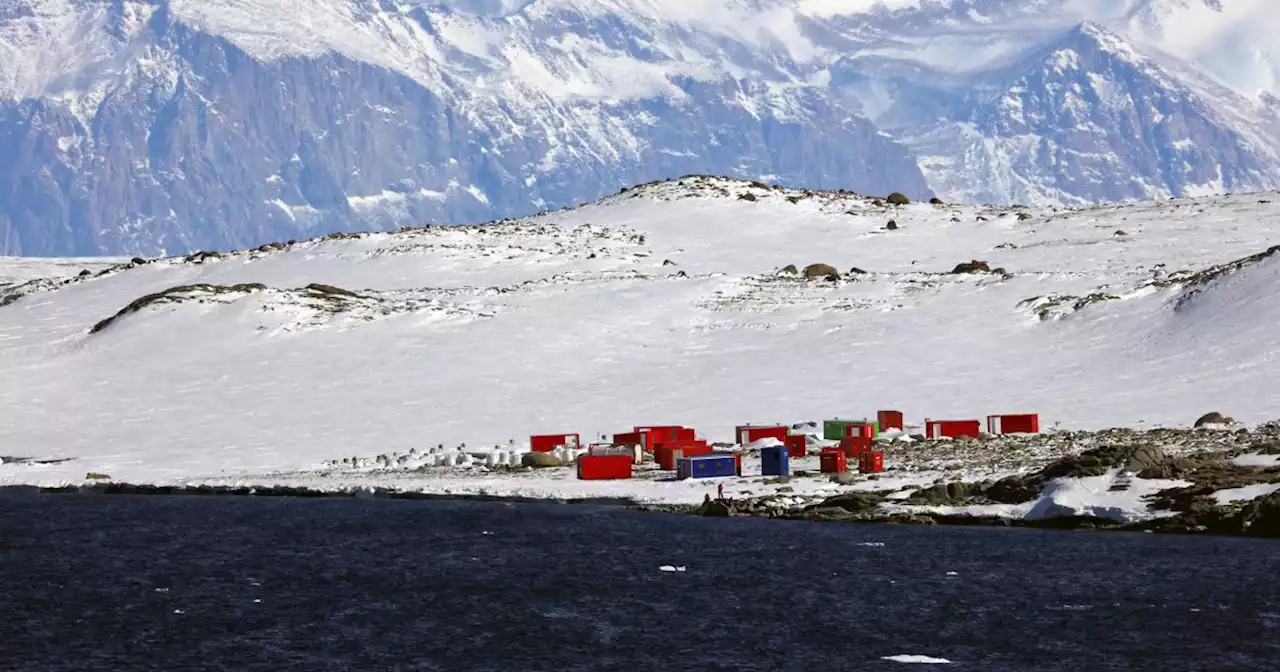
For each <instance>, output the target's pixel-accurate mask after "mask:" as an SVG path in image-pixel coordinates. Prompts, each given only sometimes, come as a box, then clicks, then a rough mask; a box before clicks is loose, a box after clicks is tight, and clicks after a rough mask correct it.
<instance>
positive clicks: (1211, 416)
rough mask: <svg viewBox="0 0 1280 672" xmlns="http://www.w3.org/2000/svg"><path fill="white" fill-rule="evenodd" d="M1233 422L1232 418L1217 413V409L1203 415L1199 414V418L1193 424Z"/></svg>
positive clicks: (1225, 423)
mask: <svg viewBox="0 0 1280 672" xmlns="http://www.w3.org/2000/svg"><path fill="white" fill-rule="evenodd" d="M1234 422H1235V420H1234V419H1232V418H1229V417H1227V416H1225V415H1223V414H1221V413H1218V412H1217V411H1214V412H1212V413H1205V414H1204V415H1202V416H1200V419H1198V420H1196V424H1195V426H1196V427H1203V426H1205V425H1230V424H1232V423H1234Z"/></svg>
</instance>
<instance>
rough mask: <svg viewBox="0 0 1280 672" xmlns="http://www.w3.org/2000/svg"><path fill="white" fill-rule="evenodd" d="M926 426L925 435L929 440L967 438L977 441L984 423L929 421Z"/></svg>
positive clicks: (975, 421) (973, 421)
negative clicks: (944, 437)
mask: <svg viewBox="0 0 1280 672" xmlns="http://www.w3.org/2000/svg"><path fill="white" fill-rule="evenodd" d="M924 426H925V429H924V435H925V438H928V439H936V438H939V437H943V436H946V437H950V438H952V439H958V438H961V437H965V436H967V437H970V438H975V439H976V438H978V435H979V434H981V433H982V423H981V422H979V421H977V420H927V421H925V423H924Z"/></svg>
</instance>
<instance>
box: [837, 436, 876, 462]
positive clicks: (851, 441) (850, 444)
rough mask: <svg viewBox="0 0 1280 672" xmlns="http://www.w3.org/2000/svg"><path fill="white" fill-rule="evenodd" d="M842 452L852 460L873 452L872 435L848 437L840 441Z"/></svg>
mask: <svg viewBox="0 0 1280 672" xmlns="http://www.w3.org/2000/svg"><path fill="white" fill-rule="evenodd" d="M840 452H841V453H842V454H843V455H844V456H845V457H847V458H848V459H850V460H853V459H857V457H858V456H859V455H861V454H863V453H869V452H871V433H870V432H868V433H867V434H866V435H865V436H846V437H844V438H843V439H840Z"/></svg>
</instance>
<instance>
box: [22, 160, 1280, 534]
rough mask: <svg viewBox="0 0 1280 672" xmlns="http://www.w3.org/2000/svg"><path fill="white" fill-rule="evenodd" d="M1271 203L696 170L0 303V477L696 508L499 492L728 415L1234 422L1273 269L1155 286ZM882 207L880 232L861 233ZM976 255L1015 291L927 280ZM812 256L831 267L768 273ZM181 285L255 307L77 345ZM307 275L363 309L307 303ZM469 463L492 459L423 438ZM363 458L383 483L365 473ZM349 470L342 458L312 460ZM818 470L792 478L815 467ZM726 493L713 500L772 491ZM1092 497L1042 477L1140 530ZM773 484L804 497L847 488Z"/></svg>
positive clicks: (1236, 246) (545, 492)
mask: <svg viewBox="0 0 1280 672" xmlns="http://www.w3.org/2000/svg"><path fill="white" fill-rule="evenodd" d="M745 193H751V194H753V195H754V196H755V197H756V200H755V201H754V202H748V201H743V200H739V198H738V197H739V196H740V195H741V194H745ZM789 198H790V199H792V200H794V202H792V200H788V199H789ZM1267 200H1269V199H1268V198H1259V196H1258V195H1239V196H1228V197H1208V198H1203V199H1195V200H1189V201H1162V202H1155V203H1142V204H1134V205H1127V206H1108V207H1099V208H1091V209H1083V210H1054V209H1031V208H1026V209H1019V208H986V207H969V206H952V205H928V204H911V205H908V206H903V207H893V206H883V207H882V206H876V205H874V204H873V203H872V202H871V200H870V199H866V198H862V197H858V196H855V195H851V194H830V193H819V192H804V191H788V190H773V189H767V188H760V187H757V186H751V185H750V184H748V183H744V182H737V181H731V180H721V179H710V178H708V179H701V178H689V179H685V180H682V181H671V182H667V183H662V184H657V185H651V186H646V187H642V188H639V189H635V190H631V191H629V192H627V193H624V194H620V195H618V196H614V197H610V198H608V199H605V200H603V201H601V202H600V203H597V204H593V205H588V206H584V207H581V208H577V209H572V210H566V211H561V212H556V213H550V214H547V215H544V216H540V217H535V218H531V219H528V220H520V221H514V222H506V223H501V224H495V225H492V226H485V227H466V228H457V229H438V228H432V229H425V230H421V231H412V232H405V233H394V234H393V233H382V234H370V235H366V236H363V237H359V238H354V239H331V240H318V241H311V242H304V243H299V244H297V245H294V246H292V247H291V248H289V249H285V250H280V251H270V252H253V253H239V254H236V255H232V256H229V257H227V258H225V259H221V260H210V261H206V262H204V263H198V264H197V263H191V262H185V261H183V260H182V259H181V258H173V259H165V260H157V261H152V262H150V263H147V264H145V265H142V266H137V267H132V268H120V269H119V270H116V271H112V272H110V273H108V274H106V275H103V276H101V277H90V278H87V279H83V280H76V281H74V282H71V283H70V284H66V285H61V286H58V287H57V288H56V289H52V290H50V289H43V290H40V291H33V292H32V293H30V294H27V295H24V296H22V297H20V298H18V299H17V300H16V301H14V302H13V303H11V304H9V305H7V306H3V307H0V408H2V409H4V410H3V411H2V412H3V414H4V416H3V417H4V422H3V423H0V455H10V456H23V457H33V458H39V459H67V460H68V461H66V462H61V463H58V464H31V463H24V464H14V463H9V464H4V465H0V484H36V485H60V484H68V483H70V484H76V483H80V482H82V481H83V479H84V476H85V474H86V473H88V472H96V473H103V474H107V475H110V476H111V477H112V478H113V479H114V480H117V481H128V482H134V483H156V484H171V483H190V482H207V483H259V484H267V483H270V482H272V479H281V480H279V481H275V482H282V483H283V482H290V483H304V484H307V485H308V486H310V485H312V484H316V486H317V487H326V488H351V487H366V486H370V487H372V486H373V485H376V484H390V485H393V486H394V487H397V488H408V489H415V490H417V491H422V492H439V493H446V494H447V493H477V492H479V491H485V492H490V493H499V494H512V495H528V496H549V497H562V496H563V497H572V496H580V495H581V496H593V497H594V496H618V497H628V498H636V499H638V500H642V501H664V502H696V501H700V500H701V499H702V496H703V495H704V494H706V492H707V491H708V490H713V489H714V486H711V487H710V488H708V487H707V485H706V484H699V483H693V484H691V483H681V482H674V481H664V480H660V479H653V478H638V479H636V480H634V481H627V482H597V483H590V482H579V481H577V480H576V479H574V478H573V474H572V470H571V469H561V470H553V471H556V472H559V473H556V474H547V475H543V474H541V473H539V474H537V475H536V477H534V476H529V475H527V474H522V473H499V472H500V469H501V468H503V467H506V466H508V465H512V464H515V463H517V462H518V455H519V453H520V452H521V449H522V448H523V447H524V443H525V442H526V441H527V437H528V436H529V435H531V434H546V433H560V432H579V433H581V434H582V435H583V437H584V443H587V442H589V440H588V439H585V437H588V436H595V435H598V434H601V433H612V432H616V431H625V430H627V429H629V428H630V427H632V426H633V425H636V424H642V423H653V424H680V425H685V426H690V427H694V428H696V429H697V430H698V431H699V433H700V435H702V436H704V437H705V438H707V439H709V440H711V441H725V440H728V439H729V438H730V437H731V433H732V429H733V427H734V426H735V425H737V424H743V423H746V422H754V423H764V422H780V423H781V424H793V423H795V422H798V421H813V420H818V421H820V420H821V419H823V418H829V417H835V416H845V417H861V416H864V415H867V416H873V415H874V412H875V411H876V410H877V409H884V408H894V409H897V410H901V411H903V412H904V413H905V414H906V416H907V418H908V424H911V425H915V426H919V424H920V423H921V422H922V421H923V419H924V418H925V417H931V418H935V419H939V418H956V419H964V418H975V419H983V418H985V416H986V415H987V414H990V413H1019V412H1038V413H1040V414H1041V422H1042V426H1043V427H1045V428H1053V427H1055V426H1060V427H1061V428H1064V429H1099V428H1104V427H1109V426H1132V427H1151V426H1159V425H1165V426H1187V425H1188V424H1189V423H1190V422H1192V421H1193V420H1194V419H1195V418H1197V417H1199V416H1200V415H1201V414H1203V413H1204V412H1206V411H1209V410H1220V411H1222V412H1224V413H1227V414H1229V415H1232V416H1233V417H1235V418H1236V419H1237V420H1239V421H1241V422H1244V423H1250V424H1252V423H1258V422H1262V421H1265V420H1270V419H1272V418H1274V417H1276V415H1277V414H1276V409H1277V407H1280V392H1277V388H1276V387H1275V385H1274V384H1273V381H1274V379H1275V376H1276V374H1277V373H1280V368H1278V367H1277V363H1276V361H1275V354H1274V352H1273V349H1272V348H1271V347H1270V346H1269V343H1270V342H1271V339H1270V337H1269V334H1270V331H1271V329H1272V325H1274V324H1275V323H1276V321H1277V317H1280V316H1278V315H1277V311H1280V301H1278V299H1280V296H1277V291H1278V290H1277V287H1280V285H1277V284H1276V283H1275V282H1274V278H1275V273H1277V272H1278V269H1280V265H1278V264H1277V259H1275V258H1267V259H1262V260H1259V261H1257V262H1256V263H1253V264H1250V265H1247V266H1245V267H1243V268H1241V269H1239V270H1237V271H1235V272H1232V273H1228V274H1225V275H1222V276H1220V277H1217V278H1215V279H1212V280H1210V281H1208V282H1206V283H1205V284H1203V285H1201V286H1197V287H1196V289H1197V290H1198V293H1196V294H1195V295H1194V296H1190V297H1189V298H1187V297H1188V296H1189V295H1188V294H1187V292H1188V289H1189V288H1190V286H1189V285H1186V284H1185V283H1177V282H1175V283H1172V284H1168V285H1167V286H1166V285H1162V284H1152V282H1153V279H1155V280H1167V279H1168V278H1169V277H1171V276H1173V277H1183V276H1178V275H1176V274H1177V273H1178V272H1180V271H1184V272H1186V273H1184V274H1183V275H1184V276H1189V275H1190V274H1192V273H1195V272H1199V271H1203V270H1205V269H1207V268H1210V267H1212V266H1215V265H1218V264H1223V263H1227V262H1231V261H1234V260H1237V259H1241V258H1244V257H1247V256H1249V255H1253V254H1256V253H1258V252H1261V251H1264V250H1266V249H1267V248H1268V247H1270V246H1272V245H1275V244H1276V243H1277V242H1280V235H1278V234H1280V206H1277V205H1272V204H1271V203H1267V202H1262V201H1267ZM1020 214H1021V215H1023V216H1020ZM890 219H892V220H894V221H895V222H896V223H897V224H898V225H899V227H900V228H899V230H897V231H886V230H885V228H884V226H885V224H886V222H888V221H889V220H890ZM1120 231H1123V234H1120V233H1118V232H1120ZM971 259H981V260H985V261H987V262H988V263H989V265H990V266H991V267H992V268H997V267H1003V268H1005V269H1007V271H1008V272H1009V276H1008V277H1006V276H1004V275H1001V274H998V273H980V274H972V275H970V274H959V275H956V274H951V273H949V271H950V270H951V269H952V268H953V267H954V266H955V265H956V264H957V263H959V262H963V261H969V260H971ZM667 261H670V262H671V263H670V264H667V263H665V262H667ZM815 262H822V263H830V264H832V265H834V266H836V268H837V269H839V270H840V271H841V272H842V273H844V275H843V277H842V279H841V280H840V281H839V282H837V283H830V282H826V281H823V280H804V279H801V278H796V277H790V276H786V275H779V274H778V271H779V270H780V269H781V268H782V267H784V266H786V265H787V264H794V265H796V266H797V267H798V268H800V269H803V268H804V267H805V266H806V265H808V264H811V263H815ZM79 263H80V262H79V261H73V260H57V261H52V260H29V259H4V260H0V269H4V270H3V271H0V274H3V275H5V276H6V277H12V278H26V279H30V278H38V277H58V278H63V277H72V276H77V275H78V269H79V266H78V264H79ZM84 265H85V267H90V266H89V265H88V264H87V263H86V264H84ZM852 267H857V268H860V269H863V270H865V271H867V273H865V274H854V273H849V271H850V269H851V268H852ZM92 268H93V269H94V271H95V272H96V271H97V270H98V267H92ZM197 283H208V284H211V285H218V286H230V285H235V284H241V283H261V284H262V285H263V286H264V287H265V289H264V290H261V291H251V292H246V293H243V294H201V293H199V292H196V293H191V294H189V295H187V298H185V299H183V300H181V301H179V302H175V303H160V304H153V305H150V306H146V307H143V308H142V309H140V310H138V311H136V312H133V313H130V314H127V315H123V316H121V317H120V318H119V319H117V320H116V321H115V322H114V323H112V324H111V325H110V326H109V327H107V328H105V329H103V330H102V331H100V332H99V333H95V334H89V333H88V330H89V329H90V327H92V326H93V325H94V324H96V323H97V322H99V321H100V320H102V319H104V318H107V317H110V316H112V315H115V314H116V313H117V312H119V311H120V310H121V309H122V308H124V307H125V306H127V305H129V304H130V303H131V302H133V301H135V300H136V299H138V298H139V297H142V296H145V295H148V294H152V293H156V292H162V291H164V290H166V289H169V288H173V287H178V286H189V285H195V284H197ZM311 283H322V284H324V285H329V286H333V287H337V288H340V289H342V290H346V291H350V292H353V293H355V294H357V295H358V297H359V298H356V299H351V298H341V297H339V298H337V299H335V298H332V297H331V296H328V295H323V296H319V298H317V295H316V294H315V293H314V292H312V291H310V290H306V289H305V288H306V287H307V286H309V285H310V284H311ZM1095 293H1105V294H1109V295H1114V296H1116V297H1119V298H1116V299H1114V300H1105V301H1100V302H1095V303H1091V304H1089V305H1084V306H1082V307H1081V308H1079V309H1078V310H1076V309H1073V308H1072V305H1071V304H1072V301H1066V302H1065V303H1064V304H1063V305H1064V306H1065V307H1064V308H1061V309H1056V312H1053V313H1052V314H1050V315H1049V316H1048V318H1047V319H1041V318H1040V316H1038V315H1037V314H1036V312H1035V310H1033V309H1032V308H1031V307H1029V304H1027V303H1025V302H1026V301H1027V300H1028V299H1031V298H1033V297H1037V296H1039V297H1045V296H1073V297H1083V296H1088V295H1090V294H1095ZM406 296H412V297H413V300H408V299H406V298H405V297H406ZM462 443H466V444H467V445H469V446H488V447H490V448H488V449H487V451H481V450H480V449H472V450H467V451H459V452H448V453H445V452H437V453H431V452H430V451H429V450H428V447H430V446H441V445H443V446H457V445H460V444H462ZM889 445H890V447H889V448H888V449H887V452H886V465H887V466H888V467H890V468H893V467H894V466H895V464H899V465H902V466H905V465H906V463H905V462H897V461H898V460H899V458H902V459H903V460H906V459H907V458H908V457H909V456H911V455H913V454H914V453H912V452H911V449H910V446H912V445H914V444H911V443H909V442H905V441H904V442H902V443H900V444H897V443H895V444H889ZM1066 449H1069V448H1063V450H1066ZM412 451H417V452H416V453H413V452H412ZM379 454H385V455H387V456H388V460H389V461H391V460H392V456H394V462H395V463H394V464H391V465H390V467H387V466H384V465H378V464H376V459H377V458H376V456H377V455H379ZM406 456H409V459H405V460H404V462H403V463H400V459H401V458H403V457H406ZM344 457H345V458H348V459H349V458H350V457H359V458H360V459H361V460H362V462H361V464H362V466H361V467H359V468H355V469H349V470H348V469H336V470H335V469H332V468H331V465H332V462H333V461H338V462H339V463H340V462H341V460H342V459H343V458H344ZM811 459H812V461H813V463H812V464H811V465H805V464H802V463H798V464H797V465H795V466H794V467H793V468H794V469H808V470H812V471H817V464H816V458H811ZM913 459H914V458H913ZM974 459H975V458H974V457H973V456H967V455H964V454H957V455H956V456H955V457H954V458H953V459H951V460H949V461H948V460H940V459H935V458H930V459H929V460H926V461H924V462H921V463H919V464H915V463H912V466H911V468H910V469H909V470H903V472H902V473H893V474H888V475H886V476H885V480H883V481H881V482H879V483H875V482H870V481H868V482H866V483H869V484H874V485H875V487H877V488H888V489H892V487H890V486H891V485H894V486H896V485H897V484H901V486H907V485H912V486H915V487H919V486H922V485H929V484H931V483H932V482H933V481H934V480H936V479H937V478H940V477H943V476H946V477H948V478H951V477H955V476H957V475H958V474H960V475H963V474H964V473H965V470H966V466H965V465H966V464H967V463H968V462H967V461H972V460H974ZM369 460H371V461H369ZM363 461H369V462H363ZM753 463H754V460H749V461H748V463H747V464H749V465H750V464H753ZM481 465H483V466H484V467H485V468H486V469H489V468H490V467H492V468H493V469H490V471H491V472H493V473H480V472H479V469H480V467H481ZM1000 467H1001V465H1000V464H999V463H998V461H997V462H996V463H993V464H983V465H982V466H981V468H973V469H969V471H971V472H972V474H971V475H972V476H974V477H975V478H981V477H984V475H993V474H998V473H1001V468H1000ZM424 468H425V471H420V470H422V469H424ZM749 468H754V469H758V466H754V467H749ZM1019 468H1020V467H1017V466H1013V465H1005V468H1004V470H1003V473H1008V472H1010V471H1017V470H1018V469H1019ZM436 469H439V470H440V473H435V472H433V471H432V470H436ZM460 471H465V472H467V474H468V475H466V476H463V475H462V474H461V473H458V472H460ZM348 472H350V473H348ZM392 472H395V473H392ZM471 472H476V473H471ZM757 473H758V472H757ZM743 480H745V481H746V483H743V484H739V483H737V482H736V481H735V482H731V483H729V484H728V485H727V487H726V490H727V491H729V493H730V494H745V493H747V492H752V493H755V494H764V493H767V492H772V490H767V489H765V488H762V487H761V486H760V485H758V484H756V483H755V482H754V481H753V480H752V478H746V479H743ZM1103 485H1104V483H1103V482H1102V481H1099V482H1098V483H1092V482H1088V483H1080V484H1076V485H1072V486H1070V487H1068V486H1063V489H1061V490H1055V491H1054V493H1053V502H1054V504H1053V506H1062V507H1077V508H1080V509H1082V510H1083V509H1085V508H1087V509H1089V510H1096V511H1101V512H1116V513H1117V515H1130V514H1133V513H1137V512H1139V511H1138V508H1137V507H1138V504H1137V503H1136V502H1135V501H1131V500H1124V499H1120V498H1119V496H1118V495H1106V494H1102V493H1103V491H1106V488H1103V487H1102V486H1103ZM771 487H772V486H771ZM776 487H791V488H792V492H791V493H782V494H791V495H794V496H795V497H804V496H810V495H812V496H819V495H822V494H824V493H827V492H838V491H847V490H848V489H849V488H850V487H865V486H864V485H863V483H862V482H860V483H858V484H857V485H855V486H836V485H835V484H831V483H829V482H827V481H825V480H821V479H812V480H810V479H799V480H797V481H794V482H793V483H791V484H787V485H786V486H781V485H779V486H776ZM833 488H834V490H833ZM1135 496H1136V495H1135ZM1046 506H1049V505H1046ZM1023 513H1026V514H1030V513H1031V512H1030V511H1028V512H1023Z"/></svg>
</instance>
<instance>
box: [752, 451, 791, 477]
mask: <svg viewBox="0 0 1280 672" xmlns="http://www.w3.org/2000/svg"><path fill="white" fill-rule="evenodd" d="M760 473H762V474H764V475H765V476H789V475H791V460H790V455H789V453H787V447H786V446H769V447H767V448H761V449H760Z"/></svg>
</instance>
